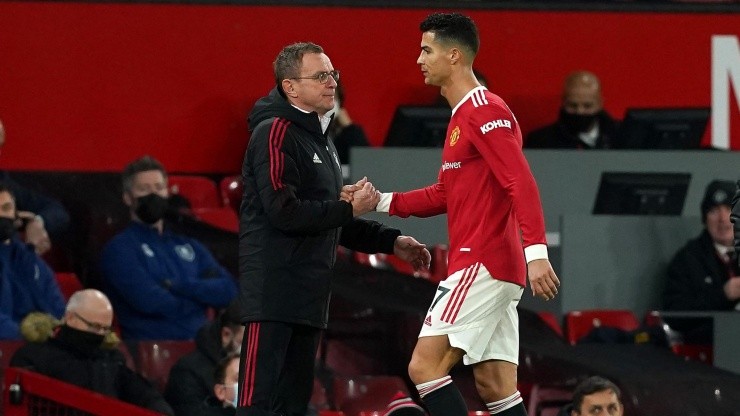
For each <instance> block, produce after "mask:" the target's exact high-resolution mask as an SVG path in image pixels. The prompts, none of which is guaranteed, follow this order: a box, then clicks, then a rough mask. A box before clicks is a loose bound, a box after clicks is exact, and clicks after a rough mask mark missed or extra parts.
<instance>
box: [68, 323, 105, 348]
mask: <svg viewBox="0 0 740 416" xmlns="http://www.w3.org/2000/svg"><path fill="white" fill-rule="evenodd" d="M59 332H60V334H59V336H60V337H62V338H64V339H65V340H66V341H67V342H69V343H70V344H74V345H77V346H80V347H84V348H98V347H100V344H102V343H103V338H105V335H101V334H94V333H92V332H87V331H80V330H79V329H75V328H72V327H71V326H67V325H62V327H61V328H60V329H59Z"/></svg>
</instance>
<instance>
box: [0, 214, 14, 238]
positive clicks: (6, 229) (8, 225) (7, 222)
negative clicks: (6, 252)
mask: <svg viewBox="0 0 740 416" xmlns="http://www.w3.org/2000/svg"><path fill="white" fill-rule="evenodd" d="M13 234H15V219H13V218H7V217H0V241H5V240H7V239H9V238H10V237H12V236H13Z"/></svg>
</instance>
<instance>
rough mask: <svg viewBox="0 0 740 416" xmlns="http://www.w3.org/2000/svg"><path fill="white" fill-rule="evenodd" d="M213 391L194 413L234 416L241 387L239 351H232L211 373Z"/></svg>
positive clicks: (208, 415) (207, 415)
mask: <svg viewBox="0 0 740 416" xmlns="http://www.w3.org/2000/svg"><path fill="white" fill-rule="evenodd" d="M211 378H212V379H213V380H214V382H213V383H212V384H211V393H212V395H211V396H209V397H208V398H207V399H206V400H205V401H202V402H201V404H200V406H198V407H197V408H196V409H194V410H195V412H194V413H193V414H197V415H200V416H233V415H235V414H236V395H237V392H238V389H239V353H237V352H232V353H229V354H228V355H226V357H224V358H223V359H221V360H220V361H219V363H218V365H217V366H216V369H215V373H214V374H212V375H211Z"/></svg>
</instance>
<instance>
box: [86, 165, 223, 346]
mask: <svg viewBox="0 0 740 416" xmlns="http://www.w3.org/2000/svg"><path fill="white" fill-rule="evenodd" d="M122 179H123V202H124V203H125V204H126V205H127V206H128V207H129V211H130V213H131V223H130V224H129V226H128V227H127V228H126V229H125V230H123V231H122V232H121V233H119V234H118V235H116V236H115V237H114V238H113V239H112V240H111V241H110V242H109V243H108V244H107V245H106V246H105V248H104V249H103V254H102V258H101V270H102V272H103V279H104V282H103V284H104V287H105V288H106V292H107V293H108V295H109V296H110V298H111V301H112V302H113V305H114V306H115V308H116V311H117V312H118V317H119V320H118V321H119V324H120V325H121V334H122V336H123V338H124V339H125V340H126V341H130V340H152V339H193V338H194V337H195V334H196V332H197V331H198V329H199V328H200V327H201V326H203V324H205V322H206V312H207V309H208V308H209V307H214V308H222V307H225V306H226V305H228V304H229V302H230V301H231V300H232V299H233V298H234V297H235V296H236V283H235V280H234V278H233V277H232V276H231V275H230V274H229V273H228V272H227V271H226V270H225V269H224V268H223V267H222V266H221V265H219V264H218V263H217V262H216V260H215V259H214V258H213V256H212V255H211V253H210V252H209V251H208V250H207V249H206V248H205V247H204V246H203V245H202V244H201V243H200V242H198V241H197V240H195V239H192V238H190V237H186V236H182V235H178V234H175V233H173V232H171V231H168V230H167V229H165V227H164V220H163V216H164V214H165V210H166V209H167V197H168V193H167V173H166V172H165V170H164V167H163V166H162V164H160V163H159V162H158V161H157V160H155V159H154V158H152V157H150V156H144V157H142V158H140V159H137V160H135V161H133V162H132V163H130V164H129V165H128V166H126V168H125V169H124V171H123V177H122Z"/></svg>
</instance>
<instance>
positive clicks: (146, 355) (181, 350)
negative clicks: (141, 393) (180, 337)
mask: <svg viewBox="0 0 740 416" xmlns="http://www.w3.org/2000/svg"><path fill="white" fill-rule="evenodd" d="M193 350H195V342H194V341H190V340H188V341H171V340H164V341H138V345H137V351H138V368H139V373H140V374H141V375H142V376H144V377H145V378H146V379H147V380H149V381H150V382H151V383H152V384H153V385H154V387H156V388H157V389H158V390H159V391H160V392H164V388H165V386H166V385H167V378H168V377H169V375H170V369H171V368H172V366H173V365H175V363H176V362H177V360H179V359H180V357H182V356H183V355H185V354H188V353H190V352H192V351H193Z"/></svg>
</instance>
